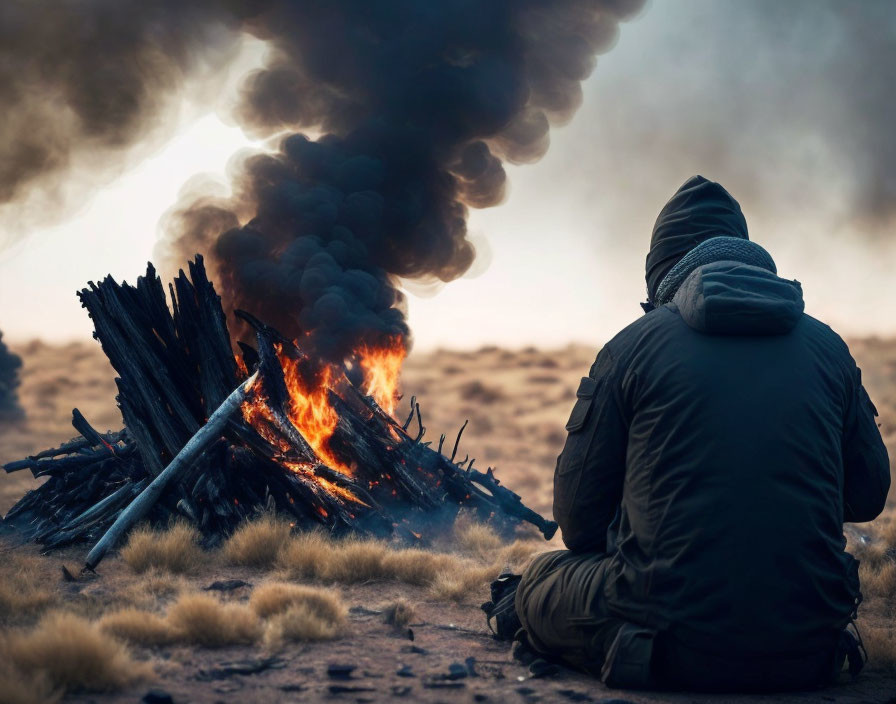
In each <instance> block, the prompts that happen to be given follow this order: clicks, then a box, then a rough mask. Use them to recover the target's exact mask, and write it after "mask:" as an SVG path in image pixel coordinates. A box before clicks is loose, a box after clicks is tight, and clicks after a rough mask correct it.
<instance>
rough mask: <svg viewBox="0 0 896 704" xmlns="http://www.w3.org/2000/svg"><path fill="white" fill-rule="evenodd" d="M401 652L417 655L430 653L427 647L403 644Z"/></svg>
mask: <svg viewBox="0 0 896 704" xmlns="http://www.w3.org/2000/svg"><path fill="white" fill-rule="evenodd" d="M401 652H403V653H416V654H417V655H429V651H428V650H427V649H426V648H421V647H420V646H419V645H403V646H401Z"/></svg>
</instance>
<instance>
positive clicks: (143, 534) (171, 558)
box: [121, 521, 205, 574]
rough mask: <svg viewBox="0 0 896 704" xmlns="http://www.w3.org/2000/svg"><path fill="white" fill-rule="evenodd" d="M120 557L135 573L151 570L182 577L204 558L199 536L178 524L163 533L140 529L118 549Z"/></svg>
mask: <svg viewBox="0 0 896 704" xmlns="http://www.w3.org/2000/svg"><path fill="white" fill-rule="evenodd" d="M121 557H122V559H123V560H124V561H125V562H126V563H127V564H128V566H129V567H130V568H131V569H132V570H134V571H135V572H137V573H140V574H142V573H144V572H147V571H148V570H150V569H158V570H164V571H167V572H174V573H176V574H183V573H185V572H189V571H191V570H193V569H194V568H196V567H197V566H199V565H201V564H202V562H203V561H204V558H205V554H204V553H203V551H202V548H201V547H199V533H198V531H197V530H196V529H195V528H193V527H192V526H190V525H188V524H186V523H183V522H180V521H177V522H175V523H173V524H172V525H171V526H169V527H168V528H167V529H165V530H154V529H152V528H150V527H148V526H140V527H139V528H137V529H136V530H134V531H133V532H132V533H131V535H130V537H129V538H128V542H127V545H125V546H124V547H123V548H122V549H121Z"/></svg>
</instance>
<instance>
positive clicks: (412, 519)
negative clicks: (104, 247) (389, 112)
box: [4, 257, 556, 565]
mask: <svg viewBox="0 0 896 704" xmlns="http://www.w3.org/2000/svg"><path fill="white" fill-rule="evenodd" d="M169 294H170V308H169V302H168V301H167V300H166V296H165V289H164V287H163V286H162V282H161V280H160V279H159V277H158V276H157V275H156V273H155V270H154V269H153V267H152V265H149V267H148V269H147V273H146V276H144V277H140V278H139V279H138V280H137V283H136V285H135V286H131V285H129V284H126V283H122V284H119V283H117V282H116V281H114V280H113V279H112V278H111V277H109V278H106V279H104V280H103V281H102V282H100V283H99V284H94V283H91V284H89V286H88V288H86V289H84V290H83V291H81V293H80V294H79V295H80V298H81V301H82V304H83V305H84V307H85V308H86V309H87V311H88V313H89V314H90V316H91V318H92V319H93V322H94V326H95V334H94V336H95V337H96V339H97V340H99V342H100V344H101V345H102V347H103V350H104V351H105V353H106V355H107V356H108V357H109V360H110V362H111V363H112V366H113V367H114V368H115V370H116V372H117V373H118V378H117V379H116V383H117V386H118V395H117V397H116V398H117V401H118V405H119V408H120V409H121V412H122V417H123V419H124V421H125V429H123V430H121V431H119V432H106V433H101V432H99V431H97V430H96V429H95V428H93V427H92V426H91V425H90V423H89V422H88V421H87V419H86V418H84V416H83V415H82V414H81V413H80V412H79V411H78V410H77V409H75V410H74V411H73V418H72V424H73V426H74V427H75V429H76V430H77V432H78V433H80V437H78V438H75V439H73V440H71V441H70V442H68V443H65V444H63V445H61V446H60V447H58V448H54V449H50V450H45V451H43V452H40V453H38V454H36V455H33V456H31V457H28V458H25V459H23V460H18V461H15V462H11V463H9V464H7V465H5V466H4V469H5V470H6V471H7V472H11V471H18V470H22V469H28V470H30V471H31V472H32V473H33V474H34V476H46V477H48V480H47V481H46V483H45V484H43V485H42V486H41V487H40V488H38V489H36V490H34V491H31V492H29V493H27V494H26V495H25V496H24V497H23V498H22V499H21V500H20V501H19V502H18V503H17V504H16V505H15V506H14V507H13V508H12V509H11V510H10V511H9V513H8V514H7V516H6V517H5V519H4V523H5V525H7V526H10V527H12V528H14V529H16V530H18V531H19V532H20V533H21V534H22V535H23V536H24V537H25V538H27V539H31V540H35V541H38V542H40V543H43V544H44V545H45V546H46V547H47V548H55V547H60V546H63V545H68V544H71V543H75V542H96V541H97V540H100V538H101V537H102V536H104V535H106V534H107V533H108V535H106V538H104V539H103V541H102V542H101V543H100V545H98V546H97V548H96V549H95V550H94V551H93V552H91V558H93V559H92V560H91V558H89V559H88V564H90V563H91V561H92V563H93V564H94V565H95V564H96V562H97V561H98V556H99V557H101V556H102V554H103V553H104V552H105V550H107V549H109V548H110V547H112V546H113V545H115V544H116V543H117V542H118V541H119V540H120V538H121V537H122V535H123V534H125V533H126V532H127V528H129V526H130V525H132V524H133V522H134V520H135V519H142V518H145V519H146V520H148V521H150V522H151V523H154V524H160V523H164V522H166V521H169V520H170V519H171V518H172V517H175V516H176V517H180V518H182V519H185V520H188V521H190V522H191V523H194V524H195V525H196V526H197V528H198V529H199V530H200V531H201V533H202V534H203V535H204V536H205V538H206V540H207V541H208V542H210V543H214V542H216V541H218V540H220V539H222V538H223V537H225V536H226V535H228V534H229V533H230V532H232V531H233V529H234V528H235V527H236V526H237V525H238V524H239V523H240V522H241V521H243V520H244V519H246V518H247V517H249V516H251V515H253V514H256V513H258V512H261V511H266V510H275V511H277V512H280V513H282V514H284V515H287V516H289V517H290V520H291V521H292V522H293V523H294V524H295V526H296V528H297V529H306V528H310V527H312V526H320V527H323V528H324V529H326V530H328V531H330V532H332V533H335V534H341V533H348V532H354V533H359V534H367V535H376V536H380V537H388V536H393V537H396V538H398V539H409V540H423V541H425V540H427V539H428V538H429V537H434V536H435V535H436V534H438V533H439V532H441V530H442V529H443V528H444V526H445V523H444V521H446V520H447V521H451V520H453V518H454V517H455V516H456V515H457V513H458V512H459V511H460V510H461V509H467V510H470V511H473V512H475V513H476V514H477V515H478V516H479V517H480V518H482V519H483V520H487V521H491V522H492V523H494V524H495V525H496V526H497V527H499V528H501V529H504V530H508V531H509V530H512V529H513V528H514V527H515V526H517V525H518V524H520V523H521V522H528V523H532V524H533V525H535V526H537V527H538V529H539V530H540V531H541V532H542V533H543V534H544V535H545V537H546V538H550V537H551V536H552V535H553V533H554V531H555V530H556V524H554V523H552V522H550V521H546V520H545V519H543V518H542V517H541V516H539V515H538V514H536V513H534V512H533V511H531V510H530V509H528V508H527V507H525V506H524V505H523V503H522V501H521V500H520V497H519V496H517V495H516V494H514V493H513V492H511V491H509V490H508V489H506V488H505V487H503V486H501V485H500V483H499V482H498V480H497V479H496V478H495V476H494V473H493V472H492V471H491V469H489V470H488V471H487V472H485V473H481V472H479V471H477V470H474V469H473V468H472V463H470V465H468V466H466V468H465V463H466V460H465V462H464V463H460V464H458V463H456V462H455V461H454V457H455V455H456V454H457V447H458V443H459V442H460V433H458V436H457V440H456V442H455V443H454V447H453V452H452V455H451V456H450V457H446V456H445V455H443V454H442V452H441V450H442V445H443V442H444V438H443V439H442V440H440V442H439V446H438V450H435V449H432V448H431V447H430V444H429V443H428V442H426V443H424V442H422V438H423V435H424V433H425V426H424V424H423V419H422V414H421V412H420V407H419V404H417V402H416V399H415V398H412V399H411V409H410V415H409V416H408V419H407V421H406V422H405V423H404V424H401V423H399V422H398V421H396V420H395V419H394V418H393V417H392V416H391V415H390V414H389V413H387V412H386V411H384V410H383V409H382V408H381V407H380V406H379V405H378V404H377V402H376V401H375V400H374V399H373V398H372V397H370V396H368V395H366V394H365V393H364V392H363V391H362V390H361V389H360V388H359V387H358V386H357V383H356V381H353V378H354V377H353V376H352V375H346V374H345V373H339V374H337V375H336V377H334V378H329V377H328V379H329V384H328V386H327V387H326V392H325V398H326V401H327V403H328V405H329V408H331V409H332V410H333V411H334V412H335V414H336V418H337V422H336V423H335V427H334V428H332V435H331V436H330V437H329V439H328V441H327V443H328V444H327V447H328V452H326V453H324V454H323V455H321V456H319V453H318V452H316V451H315V450H314V449H313V447H312V443H311V442H310V441H309V439H308V438H306V437H305V436H304V435H303V434H302V431H301V430H300V428H298V427H297V426H296V425H294V423H293V419H292V418H293V416H292V415H291V412H292V411H293V410H294V409H293V407H292V405H291V404H292V403H293V401H294V399H293V396H292V394H294V390H291V389H290V388H288V387H287V384H286V381H285V378H284V368H283V366H282V365H283V364H286V363H290V364H294V365H296V368H297V369H299V370H301V373H306V372H307V373H309V374H310V373H313V371H314V369H315V364H317V362H316V361H315V360H312V359H310V358H308V356H307V355H305V354H304V352H303V351H302V350H301V349H300V348H299V347H298V346H297V345H296V344H295V343H294V342H291V341H288V340H286V339H284V338H283V337H282V336H281V335H280V334H279V333H278V332H277V331H276V330H274V329H272V328H270V327H268V326H266V325H265V324H264V323H262V322H261V321H258V320H257V319H255V318H254V317H252V316H251V315H249V314H247V313H243V312H240V313H239V316H240V317H241V318H242V319H243V320H244V321H245V322H246V323H248V324H249V325H250V326H251V327H252V328H254V329H255V331H256V333H257V340H256V347H251V346H249V345H248V344H246V343H244V342H240V343H239V345H238V348H239V349H240V350H241V354H240V356H235V355H234V352H233V347H232V343H231V339H230V335H229V333H228V330H227V323H226V320H225V316H224V313H223V311H222V308H221V304H220V299H219V297H218V296H217V294H216V293H215V290H214V287H213V286H212V284H211V283H210V282H209V281H208V278H207V277H206V273H205V269H204V266H203V262H202V258H201V257H197V259H196V261H194V262H192V263H191V264H190V266H189V274H186V273H184V272H183V271H181V272H180V274H179V275H178V277H177V278H176V279H175V281H174V283H173V285H171V286H170V287H169ZM250 369H254V370H255V372H256V373H257V375H258V378H257V381H254V382H249V383H247V380H248V378H249V370H250ZM309 370H310V371H309ZM238 387H239V388H240V389H242V390H243V392H242V397H241V398H240V399H239V400H238V401H236V402H235V403H234V400H233V398H232V397H231V396H230V395H231V393H232V392H233V391H234V389H236V388H238ZM229 397H230V401H229V402H228V401H227V399H228V398H229ZM222 403H225V404H227V403H230V407H229V410H228V412H227V413H224V414H223V416H224V417H223V418H221V416H220V415H216V410H217V409H218V408H219V407H220V406H221V404H222ZM240 404H242V407H241V409H240V410H241V412H237V411H236V409H237V408H238V407H240ZM414 418H416V419H417V423H416V426H417V427H416V428H415V430H414V431H409V430H408V427H409V426H410V425H411V423H412V422H413V420H414ZM465 426H466V423H465V424H464V427H465ZM462 431H463V427H462V428H461V432H462ZM197 438H200V439H201V440H197ZM314 447H318V446H317V445H314ZM323 456H329V457H334V456H335V457H338V458H339V462H340V463H341V464H339V465H335V464H334V465H333V466H330V463H328V462H329V461H324V460H323V459H322V457H323ZM172 462H173V466H174V467H175V470H176V471H173V470H172V469H171V468H172ZM166 468H167V469H166ZM151 489H152V490H151ZM147 497H148V498H147ZM112 526H117V528H116V530H114V531H110V530H109V529H110V527H112Z"/></svg>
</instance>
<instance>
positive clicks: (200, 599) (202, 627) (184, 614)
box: [166, 593, 262, 648]
mask: <svg viewBox="0 0 896 704" xmlns="http://www.w3.org/2000/svg"><path fill="white" fill-rule="evenodd" d="M166 620H167V622H168V625H169V626H170V627H171V629H172V631H173V632H174V634H175V637H176V638H177V640H179V641H184V642H187V643H194V644H196V645H202V646H205V647H207V648H220V647H223V646H225V645H237V644H243V643H255V642H256V641H257V640H258V639H259V638H260V637H261V634H262V625H261V622H260V621H259V620H258V617H257V616H256V615H255V612H254V611H252V610H251V609H249V608H247V607H246V606H243V605H241V604H224V603H222V602H221V601H219V600H218V599H216V598H215V597H213V596H209V595H208V594H196V593H187V594H182V595H181V596H180V597H179V598H178V599H177V601H175V602H174V604H172V605H171V607H170V608H169V609H168V615H167V618H166Z"/></svg>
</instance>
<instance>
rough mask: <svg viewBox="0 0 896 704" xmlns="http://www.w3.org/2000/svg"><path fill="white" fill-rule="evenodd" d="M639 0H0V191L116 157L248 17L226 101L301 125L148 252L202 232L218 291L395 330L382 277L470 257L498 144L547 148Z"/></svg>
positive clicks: (365, 333)
mask: <svg viewBox="0 0 896 704" xmlns="http://www.w3.org/2000/svg"><path fill="white" fill-rule="evenodd" d="M643 2H644V0H488V2H482V0H377V1H376V2H370V0H328V1H326V2H321V1H320V0H191V1H190V2H184V0H149V1H146V0H52V1H51V0H7V1H6V2H3V3H0V100H2V102H3V109H4V116H5V117H4V120H3V121H0V205H2V204H3V203H7V202H11V201H14V200H16V199H21V198H22V197H23V194H26V195H30V194H31V193H33V192H35V191H39V190H40V189H45V190H49V191H50V192H52V188H53V186H54V184H56V185H58V183H59V182H60V181H61V180H64V179H65V177H66V176H68V175H69V174H70V170H71V169H72V168H73V164H75V163H76V162H77V163H81V161H83V160H84V159H86V160H87V161H88V162H90V163H91V165H93V166H95V167H97V168H100V167H101V166H102V164H103V163H108V162H109V159H110V155H111V156H113V157H115V158H119V157H120V156H121V154H123V153H124V150H125V149H126V148H127V147H129V146H131V145H133V144H135V143H139V142H141V141H143V140H145V139H146V138H147V135H150V134H151V133H153V131H154V130H156V129H157V128H158V127H159V125H160V124H162V123H163V122H164V119H163V118H165V115H166V113H165V110H166V107H167V106H170V104H171V99H172V96H177V94H178V93H179V92H181V91H182V90H183V89H184V86H185V85H189V79H191V78H195V77H196V76H197V75H200V76H201V75H205V74H203V72H206V73H209V72H210V71H211V72H213V71H214V70H215V69H216V68H219V67H220V66H222V65H224V64H225V63H226V61H227V60H228V59H229V58H230V57H231V55H232V54H233V51H234V47H235V46H236V45H237V44H238V41H239V37H240V36H243V35H245V34H250V35H253V36H255V37H257V38H259V39H262V40H264V41H266V42H267V45H268V47H269V50H270V52H269V56H268V57H267V60H266V63H265V65H264V67H263V68H262V69H261V70H259V71H257V72H255V73H254V74H252V75H251V76H249V77H248V79H247V80H246V81H245V84H244V90H243V92H242V97H241V99H240V101H239V104H238V105H237V106H236V108H235V110H234V117H235V119H236V120H237V122H238V123H239V124H240V125H241V126H242V127H243V128H244V129H245V130H246V131H247V132H249V133H251V134H253V135H256V136H260V137H273V136H277V135H284V134H287V133H288V132H294V131H296V130H307V131H309V132H310V133H311V134H312V135H314V136H315V138H314V139H312V138H308V137H304V136H301V135H293V136H289V137H283V138H282V139H281V142H280V149H279V152H278V153H275V154H272V155H261V156H255V157H253V158H251V159H248V160H247V161H245V162H244V163H243V165H242V170H241V172H240V173H239V174H238V175H237V177H236V180H235V182H234V184H233V185H234V189H233V190H234V196H233V198H230V199H228V200H227V201H221V200H217V201H212V200H210V199H209V198H208V197H203V198H199V199H198V200H196V199H194V200H192V201H190V202H183V203H181V204H180V205H179V206H178V207H177V208H175V209H174V210H173V211H172V213H171V214H170V217H169V218H168V227H169V235H170V238H169V241H168V242H167V245H164V246H163V250H164V251H163V255H164V254H167V255H168V256H169V257H170V260H169V261H171V262H172V263H176V264H177V265H180V264H181V263H182V262H183V259H184V257H187V256H192V255H193V254H195V252H196V251H201V252H204V253H205V254H207V255H208V259H209V263H210V264H211V266H212V268H213V269H214V270H215V272H216V274H217V277H218V282H219V285H220V287H221V291H222V294H223V296H224V298H225V303H226V304H227V306H228V307H230V308H233V307H245V308H247V309H248V310H250V311H251V312H253V313H255V314H257V315H258V316H259V317H261V318H263V319H265V320H267V321H269V322H270V323H272V324H275V325H277V326H278V327H279V328H281V330H282V331H283V332H284V333H287V334H290V335H298V334H307V335H309V336H310V337H311V339H310V342H311V343H313V344H316V345H317V347H318V350H319V351H320V352H322V353H324V354H326V355H329V356H331V357H333V358H339V357H341V356H342V355H344V354H346V353H347V352H348V351H350V350H351V349H352V348H354V347H356V346H357V345H358V344H360V343H364V342H370V343H374V344H376V343H379V342H381V341H382V339H383V338H384V337H389V336H394V335H398V336H402V337H406V336H407V329H406V325H405V322H404V316H403V314H402V312H401V295H400V293H399V291H398V290H397V288H396V283H395V282H396V279H395V277H398V276H407V277H421V276H423V277H427V278H433V277H437V278H439V279H441V280H444V281H448V280H451V279H453V278H456V277H457V276H459V275H460V274H462V273H463V272H464V271H465V270H466V269H467V268H468V267H469V265H470V263H471V261H472V259H473V257H474V251H473V248H472V246H471V244H470V243H469V241H468V240H467V238H466V223H465V220H466V212H467V207H470V206H472V207H486V206H489V205H494V204H496V203H498V202H500V201H501V199H502V197H503V195H504V188H505V173H504V170H503V167H502V160H509V161H511V162H524V161H533V160H536V159H538V158H539V157H540V156H541V155H542V154H543V153H544V152H545V150H546V149H547V146H548V129H549V125H550V124H551V123H558V122H562V121H564V120H566V119H568V118H569V117H570V116H571V115H572V113H573V112H574V111H575V109H576V108H577V107H578V106H579V104H580V102H581V88H580V84H581V82H582V81H583V80H584V79H585V78H586V77H587V76H588V75H589V74H590V73H591V71H592V69H593V68H594V64H595V55H596V54H598V53H600V52H602V51H606V50H607V49H609V48H610V47H611V46H612V44H613V43H614V41H615V39H616V36H617V33H618V24H619V21H620V20H622V19H624V18H626V17H628V16H630V15H632V14H634V13H635V12H636V11H637V10H639V9H640V7H641V6H642V5H643ZM321 135H323V136H321ZM79 160H81V161H79ZM113 161H114V159H113ZM222 233H223V234H222Z"/></svg>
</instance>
